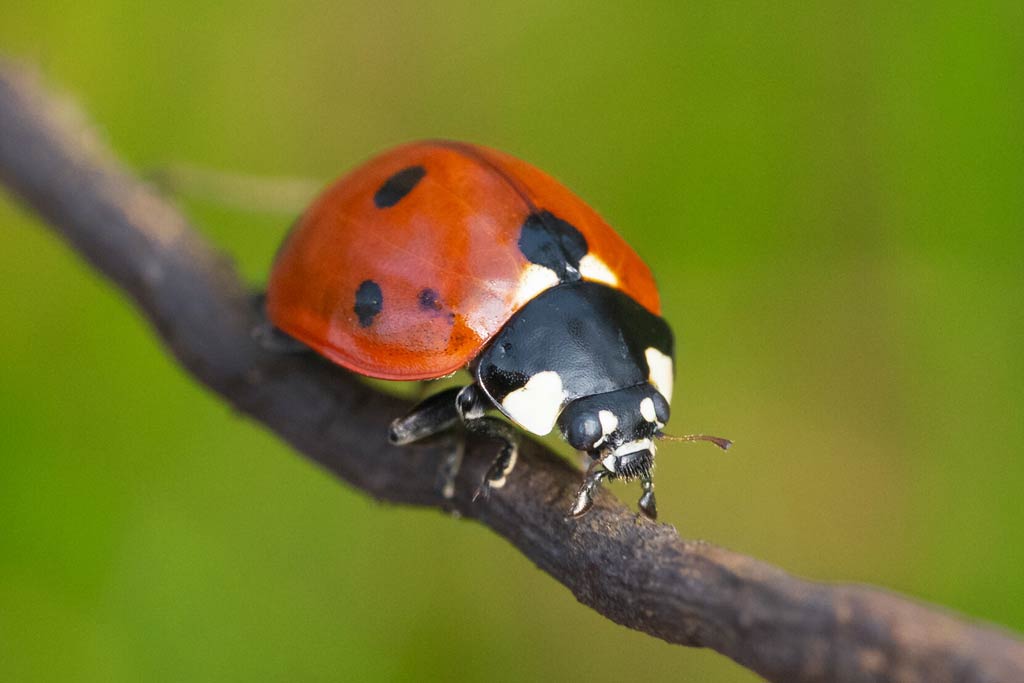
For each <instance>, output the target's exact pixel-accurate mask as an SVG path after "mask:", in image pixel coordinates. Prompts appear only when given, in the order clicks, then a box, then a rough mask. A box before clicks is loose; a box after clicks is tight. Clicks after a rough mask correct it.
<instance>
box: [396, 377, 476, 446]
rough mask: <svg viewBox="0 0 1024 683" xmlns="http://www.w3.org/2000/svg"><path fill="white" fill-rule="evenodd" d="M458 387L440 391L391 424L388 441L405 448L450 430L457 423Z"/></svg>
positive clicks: (459, 390)
mask: <svg viewBox="0 0 1024 683" xmlns="http://www.w3.org/2000/svg"><path fill="white" fill-rule="evenodd" d="M461 391H462V389H460V388H459V387H455V388H452V389H447V390H445V391H440V392H438V393H436V394H434V395H433V396H428V397H427V398H425V399H424V400H422V401H420V402H419V403H417V404H416V405H415V406H414V407H413V409H412V410H410V411H409V413H408V414H406V415H405V416H404V417H400V418H398V419H397V420H394V421H393V422H392V423H391V429H390V430H389V431H388V441H390V442H391V443H393V444H395V445H396V446H405V445H406V444H410V443H413V442H415V441H420V440H422V439H426V438H427V437H431V436H434V435H435V434H439V433H441V432H443V431H446V430H448V429H451V428H452V427H454V426H455V425H456V424H458V423H459V417H460V415H459V410H458V407H457V406H456V399H457V398H458V396H459V393H460V392H461Z"/></svg>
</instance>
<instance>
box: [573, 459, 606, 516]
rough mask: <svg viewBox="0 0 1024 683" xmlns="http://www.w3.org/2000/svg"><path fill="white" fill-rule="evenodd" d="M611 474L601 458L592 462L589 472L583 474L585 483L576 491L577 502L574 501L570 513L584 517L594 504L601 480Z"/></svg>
mask: <svg viewBox="0 0 1024 683" xmlns="http://www.w3.org/2000/svg"><path fill="white" fill-rule="evenodd" d="M610 474H611V472H609V471H608V470H606V469H605V468H604V466H603V465H602V464H601V461H600V460H595V461H594V462H592V463H590V467H588V468H587V473H586V474H585V475H583V483H582V484H581V485H580V490H579V491H577V492H576V502H575V503H573V506H572V509H571V510H569V514H570V515H571V516H573V517H582V516H583V515H585V514H587V512H588V511H589V510H590V508H592V507H593V506H594V493H595V492H596V491H597V489H598V487H600V486H601V482H602V481H603V480H604V479H605V477H608V476H609V475H610Z"/></svg>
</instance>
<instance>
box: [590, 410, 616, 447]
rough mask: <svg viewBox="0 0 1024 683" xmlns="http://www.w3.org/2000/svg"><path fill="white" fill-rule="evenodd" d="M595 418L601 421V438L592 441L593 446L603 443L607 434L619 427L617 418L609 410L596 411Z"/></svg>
mask: <svg viewBox="0 0 1024 683" xmlns="http://www.w3.org/2000/svg"><path fill="white" fill-rule="evenodd" d="M597 419H598V420H600V421H601V438H600V439H598V440H597V441H595V442H594V448H597V447H598V446H600V445H601V444H603V443H604V440H605V439H607V438H608V435H609V434H611V433H612V432H614V431H615V430H616V429H618V427H619V418H617V417H615V413H613V412H612V411H610V410H599V411H597Z"/></svg>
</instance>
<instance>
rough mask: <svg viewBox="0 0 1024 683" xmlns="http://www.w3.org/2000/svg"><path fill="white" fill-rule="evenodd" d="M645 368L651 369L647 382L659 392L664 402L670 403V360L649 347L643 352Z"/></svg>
mask: <svg viewBox="0 0 1024 683" xmlns="http://www.w3.org/2000/svg"><path fill="white" fill-rule="evenodd" d="M644 357H645V358H647V367H649V368H650V369H651V376H650V377H649V378H648V381H649V382H650V383H651V384H652V385H654V388H655V389H657V390H658V391H659V392H661V395H662V396H664V397H665V400H666V401H667V402H669V403H671V402H672V359H671V358H669V357H668V356H666V355H665V354H663V353H662V352H661V351H659V350H658V349H656V348H654V347H651V348H649V349H647V350H646V351H644Z"/></svg>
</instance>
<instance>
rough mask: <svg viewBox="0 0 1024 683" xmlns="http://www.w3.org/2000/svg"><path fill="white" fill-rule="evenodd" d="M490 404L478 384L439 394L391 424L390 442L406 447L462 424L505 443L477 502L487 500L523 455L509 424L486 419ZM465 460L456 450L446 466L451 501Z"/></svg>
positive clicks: (446, 486)
mask: <svg viewBox="0 0 1024 683" xmlns="http://www.w3.org/2000/svg"><path fill="white" fill-rule="evenodd" d="M488 407H490V402H489V400H488V399H487V397H486V396H485V395H484V393H483V392H482V391H481V390H480V388H479V387H477V386H476V385H475V384H470V385H469V386H466V387H462V388H458V387H456V388H453V389H448V390H446V391H442V392H439V393H437V394H434V395H433V396H430V397H428V398H427V399H425V400H423V401H421V402H420V403H418V404H417V405H416V406H415V407H414V408H413V409H412V410H411V411H409V413H408V414H407V415H405V416H404V417H400V418H398V419H397V420H395V421H394V422H392V423H391V429H390V431H389V433H388V440H389V441H391V443H393V444H395V445H398V446H404V445H406V444H410V443H414V442H416V441H420V440H422V439H426V438H429V437H431V436H434V435H436V434H440V433H442V432H445V431H448V430H450V429H452V428H454V427H456V426H458V425H459V424H462V425H464V426H465V428H466V430H467V431H469V432H472V433H473V434H479V435H481V436H484V437H487V438H491V439H496V440H497V441H499V442H501V451H499V453H498V455H497V457H495V458H494V461H493V462H492V463H491V466H490V467H489V468H488V469H487V473H486V474H485V475H484V479H483V481H482V482H481V483H480V486H479V487H478V488H477V489H476V492H475V493H474V495H473V500H476V499H478V498H480V497H483V498H486V497H487V495H488V494H489V493H490V490H491V489H498V488H501V487H502V486H504V485H505V482H506V480H507V477H508V475H509V474H510V473H511V472H512V469H513V468H514V467H515V464H516V459H517V458H518V456H519V440H518V438H517V435H516V433H515V430H514V429H513V428H512V427H511V426H510V425H509V424H508V423H506V422H503V421H501V420H499V419H497V418H493V417H486V416H485V415H484V413H485V412H486V410H487V408H488ZM461 460H462V449H461V447H459V448H453V449H452V450H451V453H450V454H449V456H448V457H447V458H446V459H445V462H444V464H443V465H442V475H441V476H442V478H443V482H442V491H443V492H444V494H445V497H447V498H450V497H451V495H452V494H453V493H454V480H455V475H456V474H457V473H458V467H459V464H460V463H461Z"/></svg>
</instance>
